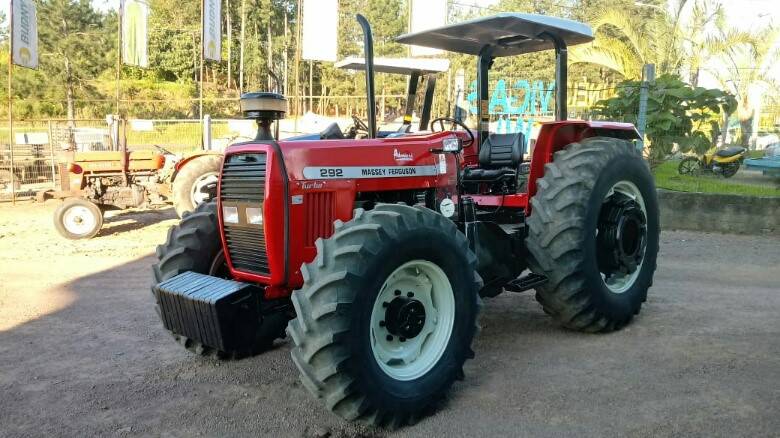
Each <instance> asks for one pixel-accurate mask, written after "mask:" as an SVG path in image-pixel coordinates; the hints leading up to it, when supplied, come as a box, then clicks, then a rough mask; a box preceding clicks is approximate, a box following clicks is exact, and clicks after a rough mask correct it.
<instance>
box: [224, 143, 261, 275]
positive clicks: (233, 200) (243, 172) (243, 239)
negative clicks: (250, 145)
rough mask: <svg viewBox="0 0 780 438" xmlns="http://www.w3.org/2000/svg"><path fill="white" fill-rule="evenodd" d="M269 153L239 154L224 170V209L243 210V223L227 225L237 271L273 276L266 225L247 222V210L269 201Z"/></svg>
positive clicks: (231, 159)
mask: <svg viewBox="0 0 780 438" xmlns="http://www.w3.org/2000/svg"><path fill="white" fill-rule="evenodd" d="M265 165H266V154H259V153H250V154H236V155H230V156H228V157H226V159H225V164H224V165H223V167H222V180H221V182H220V198H221V201H222V205H223V206H234V207H236V208H238V211H239V220H240V223H239V224H235V225H234V224H224V231H225V243H226V244H227V251H228V255H229V256H230V261H231V263H232V264H233V268H234V269H236V270H239V271H246V272H251V273H253V274H261V275H270V269H269V267H268V253H267V251H266V247H265V232H264V229H263V226H262V225H252V224H248V223H246V222H245V221H246V208H247V207H262V206H263V201H264V200H265V171H266V169H265Z"/></svg>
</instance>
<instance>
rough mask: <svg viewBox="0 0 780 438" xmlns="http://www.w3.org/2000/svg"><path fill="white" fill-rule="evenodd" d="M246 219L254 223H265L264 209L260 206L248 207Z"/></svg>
mask: <svg viewBox="0 0 780 438" xmlns="http://www.w3.org/2000/svg"><path fill="white" fill-rule="evenodd" d="M246 221H247V223H250V224H252V225H263V209H262V208H258V207H249V208H247V209H246Z"/></svg>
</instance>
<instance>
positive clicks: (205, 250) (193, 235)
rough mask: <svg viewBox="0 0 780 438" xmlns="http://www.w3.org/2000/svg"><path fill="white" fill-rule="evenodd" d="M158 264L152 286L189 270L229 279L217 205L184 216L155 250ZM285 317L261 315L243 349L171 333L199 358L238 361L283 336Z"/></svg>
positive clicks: (156, 300)
mask: <svg viewBox="0 0 780 438" xmlns="http://www.w3.org/2000/svg"><path fill="white" fill-rule="evenodd" d="M157 259H158V262H157V263H156V264H155V265H154V266H153V270H154V280H155V283H160V282H162V281H165V280H168V279H169V278H172V277H175V276H176V275H179V274H181V273H184V272H187V271H193V272H197V273H200V274H206V275H212V276H215V277H221V278H231V277H230V272H229V271H228V268H227V264H226V262H225V256H224V252H223V250H222V243H221V241H220V235H219V224H218V221H217V203H216V202H205V203H203V204H200V205H199V206H198V207H197V208H196V209H195V211H194V212H192V213H185V215H184V218H183V219H182V220H181V222H180V223H179V225H176V226H173V227H171V228H170V230H169V231H168V239H167V240H166V242H165V243H164V244H162V245H159V246H158V247H157ZM152 294H154V296H155V297H154V298H155V310H156V311H157V314H158V315H159V314H160V302H159V297H158V296H157V294H155V293H154V289H152ZM288 319H289V318H288V316H287V314H286V313H284V312H279V313H274V314H270V315H265V316H264V317H263V320H262V323H261V324H259V325H258V330H257V333H256V337H255V342H254V344H253V345H252V347H251V348H249V349H247V350H231V351H221V350H215V349H213V348H210V347H208V346H206V345H203V344H202V343H200V342H198V341H196V340H194V339H190V338H187V337H186V336H182V335H178V334H175V333H171V334H172V335H173V337H174V339H176V341H177V342H179V343H180V344H182V345H183V346H184V347H185V348H186V349H187V350H189V351H191V352H193V353H195V354H199V355H202V356H214V357H217V358H220V359H238V358H241V357H246V356H251V355H255V354H258V353H261V352H263V351H265V350H267V349H269V348H271V346H273V342H274V340H275V339H278V338H283V337H284V328H285V326H286V325H287V320H288Z"/></svg>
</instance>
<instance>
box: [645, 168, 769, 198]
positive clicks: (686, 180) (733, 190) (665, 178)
mask: <svg viewBox="0 0 780 438" xmlns="http://www.w3.org/2000/svg"><path fill="white" fill-rule="evenodd" d="M679 164H680V162H679V161H676V160H675V161H667V162H665V163H663V164H661V165H659V166H657V167H656V168H655V169H654V170H653V174H655V185H656V187H658V188H659V189H667V190H675V191H678V192H693V193H719V194H725V195H742V196H769V197H780V188H778V187H777V186H776V183H775V181H776V179H773V178H770V177H766V185H765V186H759V185H753V184H743V183H738V182H732V180H729V179H725V178H722V177H718V176H715V175H707V174H704V175H701V176H690V175H680V174H678V173H677V166H678V165H679Z"/></svg>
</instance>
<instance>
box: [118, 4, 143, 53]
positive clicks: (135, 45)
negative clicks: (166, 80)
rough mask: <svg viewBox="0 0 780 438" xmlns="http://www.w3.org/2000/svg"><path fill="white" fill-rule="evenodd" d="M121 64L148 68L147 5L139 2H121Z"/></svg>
mask: <svg viewBox="0 0 780 438" xmlns="http://www.w3.org/2000/svg"><path fill="white" fill-rule="evenodd" d="M120 8H121V11H122V62H123V63H125V64H127V65H135V66H138V67H143V68H146V67H149V55H148V51H147V46H148V44H147V43H148V35H149V33H148V26H149V5H148V4H147V3H146V2H145V1H140V0H123V1H122V3H121V6H120Z"/></svg>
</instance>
